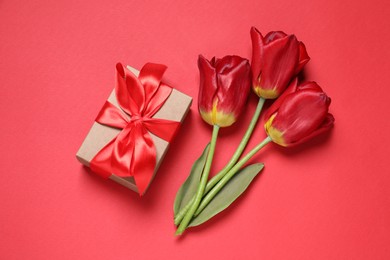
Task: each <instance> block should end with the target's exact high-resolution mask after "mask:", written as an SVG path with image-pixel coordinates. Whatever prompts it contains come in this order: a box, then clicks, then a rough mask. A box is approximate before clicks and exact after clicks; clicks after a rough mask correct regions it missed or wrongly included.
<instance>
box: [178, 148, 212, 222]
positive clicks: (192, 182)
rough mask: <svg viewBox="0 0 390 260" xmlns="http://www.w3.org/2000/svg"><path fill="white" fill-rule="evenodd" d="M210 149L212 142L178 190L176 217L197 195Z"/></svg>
mask: <svg viewBox="0 0 390 260" xmlns="http://www.w3.org/2000/svg"><path fill="white" fill-rule="evenodd" d="M209 149H210V143H209V144H208V145H207V146H206V148H205V149H204V151H203V153H202V155H201V156H200V157H199V158H198V159H197V160H196V161H195V162H194V164H193V165H192V169H191V173H190V175H189V176H188V177H187V179H186V181H185V182H184V183H183V184H182V186H181V187H180V189H179V190H178V191H177V194H176V198H175V203H174V205H173V211H174V214H175V217H176V215H177V214H178V213H179V212H180V210H181V209H182V208H183V207H184V206H186V205H187V203H188V202H190V200H191V199H192V198H193V197H194V196H195V193H196V191H197V190H198V186H199V183H200V178H201V176H202V173H203V168H204V165H205V163H206V158H207V155H208V153H209Z"/></svg>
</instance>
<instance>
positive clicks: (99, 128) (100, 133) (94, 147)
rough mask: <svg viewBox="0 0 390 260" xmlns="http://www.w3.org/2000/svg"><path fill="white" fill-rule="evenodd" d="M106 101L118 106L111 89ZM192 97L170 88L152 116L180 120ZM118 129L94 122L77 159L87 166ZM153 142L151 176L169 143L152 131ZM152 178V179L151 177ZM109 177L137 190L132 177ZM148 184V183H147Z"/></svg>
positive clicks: (113, 175) (185, 113) (130, 68)
mask: <svg viewBox="0 0 390 260" xmlns="http://www.w3.org/2000/svg"><path fill="white" fill-rule="evenodd" d="M127 68H128V69H129V70H130V71H131V72H133V73H134V74H135V75H136V76H138V74H139V71H138V70H136V69H134V68H132V67H130V66H127ZM108 101H110V102H111V103H112V104H114V105H115V106H117V107H118V108H119V105H118V102H117V100H116V97H115V91H112V92H111V94H110V96H109V97H108ZM191 102H192V98H191V97H189V96H187V95H185V94H183V93H181V92H180V91H177V90H176V89H173V90H172V93H171V95H170V96H169V97H168V99H167V100H166V101H165V103H164V105H163V106H162V107H161V108H160V110H159V111H157V113H156V114H155V115H154V116H153V118H163V119H168V120H173V121H178V122H182V121H183V119H184V118H185V116H186V115H187V113H188V111H189V108H190V106H191ZM119 132H120V130H119V129H115V128H112V127H109V126H105V125H101V124H99V123H97V122H94V123H93V125H92V127H91V130H90V131H89V133H88V135H87V136H86V137H85V140H84V142H83V143H82V145H81V147H80V149H79V150H78V152H77V154H76V157H77V159H78V160H79V161H80V162H81V163H82V164H84V165H85V166H87V167H89V163H90V161H91V160H92V158H94V157H95V155H96V154H97V153H98V152H99V151H100V150H101V149H102V148H103V147H104V146H105V145H106V144H108V142H110V141H111V140H112V139H113V138H114V137H115V136H116V135H117V134H118V133H119ZM150 135H151V136H152V139H153V142H154V144H155V146H156V152H157V158H156V168H155V170H154V175H153V178H154V176H155V174H156V172H157V170H158V168H159V166H160V164H161V162H162V160H163V159H164V156H165V154H166V152H167V150H168V147H169V143H168V142H167V141H165V140H163V139H161V138H159V137H157V136H155V135H153V134H152V133H150ZM153 178H152V179H153ZM110 179H111V180H113V181H115V182H117V183H119V184H121V185H123V186H125V187H127V188H129V189H131V190H133V191H136V192H138V190H137V186H136V185H135V182H134V178H133V177H119V176H117V175H115V173H112V175H111V176H110ZM149 185H150V183H149Z"/></svg>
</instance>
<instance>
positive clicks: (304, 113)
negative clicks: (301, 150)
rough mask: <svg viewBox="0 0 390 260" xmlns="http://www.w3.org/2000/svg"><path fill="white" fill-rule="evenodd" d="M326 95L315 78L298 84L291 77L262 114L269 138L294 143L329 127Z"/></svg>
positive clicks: (330, 116) (291, 144)
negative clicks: (287, 85)
mask: <svg viewBox="0 0 390 260" xmlns="http://www.w3.org/2000/svg"><path fill="white" fill-rule="evenodd" d="M329 105H330V98H329V97H328V96H327V95H326V94H325V93H324V92H323V91H322V89H321V87H320V86H318V85H317V83H315V82H304V83H302V84H300V85H298V84H297V80H294V81H293V82H292V83H291V84H290V86H289V87H288V88H287V89H286V91H285V92H284V93H283V94H282V95H281V96H280V97H279V98H278V99H277V100H276V101H275V102H274V103H273V104H272V106H271V107H270V108H269V111H268V112H267V114H266V116H265V118H266V123H265V131H266V132H267V134H268V136H269V137H270V138H271V139H272V141H273V142H275V143H277V144H279V145H281V146H294V145H296V144H299V143H302V142H304V141H306V140H308V139H310V138H312V137H314V136H317V135H319V134H321V133H323V132H326V131H328V130H329V129H331V128H332V127H333V123H334V117H333V115H332V114H330V113H328V109H329Z"/></svg>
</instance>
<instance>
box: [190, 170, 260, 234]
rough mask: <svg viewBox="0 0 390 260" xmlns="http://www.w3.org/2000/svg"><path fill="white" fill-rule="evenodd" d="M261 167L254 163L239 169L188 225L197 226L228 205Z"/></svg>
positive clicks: (244, 188)
mask: <svg viewBox="0 0 390 260" xmlns="http://www.w3.org/2000/svg"><path fill="white" fill-rule="evenodd" d="M263 168H264V164H262V163H256V164H252V165H249V166H247V167H245V168H244V169H242V170H240V171H239V172H238V173H237V174H236V175H235V176H234V177H233V178H232V179H231V180H230V181H229V182H228V183H226V185H225V186H224V187H223V188H222V189H221V191H220V192H218V193H217V195H215V197H214V199H213V200H212V201H210V203H209V204H208V205H207V206H206V207H205V208H204V210H203V211H202V212H201V213H200V214H199V215H198V216H197V217H195V218H194V219H193V220H192V221H191V223H190V225H189V226H190V227H194V226H198V225H200V224H202V223H204V222H206V221H207V220H209V219H210V218H212V217H214V216H215V215H217V214H218V213H220V212H221V211H222V210H224V209H226V208H227V207H229V206H230V204H232V203H233V202H234V201H235V200H236V199H237V198H238V197H239V196H240V195H241V194H242V193H243V192H244V191H245V190H246V189H247V188H248V186H249V184H250V183H251V182H252V180H253V179H254V178H255V177H256V175H257V174H258V173H259V172H260V171H261V170H262V169H263Z"/></svg>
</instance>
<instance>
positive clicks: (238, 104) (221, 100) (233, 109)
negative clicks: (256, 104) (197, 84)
mask: <svg viewBox="0 0 390 260" xmlns="http://www.w3.org/2000/svg"><path fill="white" fill-rule="evenodd" d="M216 70H217V78H218V91H217V95H216V98H217V100H218V103H217V111H218V112H223V113H226V114H234V116H235V117H236V118H237V117H238V116H239V115H240V113H241V112H242V110H243V108H244V106H245V104H246V100H247V98H248V95H249V91H250V85H251V84H250V65H249V61H248V60H246V59H243V58H241V57H239V56H226V57H224V58H223V59H221V60H220V61H219V62H218V63H217V64H216Z"/></svg>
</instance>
